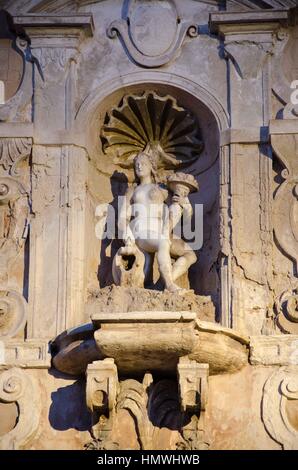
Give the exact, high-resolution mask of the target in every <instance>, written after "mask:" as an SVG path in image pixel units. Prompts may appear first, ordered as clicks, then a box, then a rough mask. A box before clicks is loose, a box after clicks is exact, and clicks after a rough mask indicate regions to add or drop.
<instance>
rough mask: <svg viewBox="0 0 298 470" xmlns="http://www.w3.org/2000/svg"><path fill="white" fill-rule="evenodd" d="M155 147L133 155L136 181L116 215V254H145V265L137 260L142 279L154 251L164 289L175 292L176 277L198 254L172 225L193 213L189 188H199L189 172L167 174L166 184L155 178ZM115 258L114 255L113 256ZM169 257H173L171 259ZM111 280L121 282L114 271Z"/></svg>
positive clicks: (190, 189)
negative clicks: (118, 240)
mask: <svg viewBox="0 0 298 470" xmlns="http://www.w3.org/2000/svg"><path fill="white" fill-rule="evenodd" d="M159 151H162V149H160V150H158V149H157V148H154V149H153V148H152V147H150V146H149V145H147V146H146V148H145V150H144V151H141V152H139V153H138V154H137V155H136V157H135V159H134V172H135V182H136V184H134V185H133V186H132V187H131V188H129V189H128V190H127V193H126V197H125V202H124V204H123V205H122V209H121V210H120V215H119V229H120V230H121V231H122V233H123V239H124V242H125V246H124V247H122V248H120V250H118V253H117V256H118V259H119V256H120V257H121V256H122V257H123V258H124V259H125V257H129V256H133V257H136V255H137V253H139V251H141V252H142V253H143V254H144V266H142V263H139V264H138V267H139V273H140V279H141V278H142V274H141V271H142V269H144V273H145V282H146V279H147V278H148V276H149V273H150V270H151V269H152V262H153V258H154V255H155V254H156V256H157V262H158V269H159V273H160V276H161V278H162V280H163V282H164V285H165V289H167V290H169V291H170V292H175V291H177V290H180V289H181V288H180V287H179V286H178V285H177V284H176V283H175V281H176V280H177V279H178V278H179V277H180V276H182V275H183V274H184V273H186V272H187V271H188V269H189V267H190V266H191V265H192V264H193V263H195V261H196V259H197V257H196V254H195V253H194V251H193V250H192V249H191V248H190V246H189V245H188V244H187V243H186V242H185V241H184V240H182V239H181V238H178V237H174V236H173V229H174V228H175V226H176V225H177V223H179V221H180V219H181V217H182V215H183V216H186V217H191V216H192V207H191V204H190V202H189V199H188V194H189V192H190V191H194V190H197V189H198V186H197V183H196V181H195V179H194V178H193V176H192V175H186V174H183V173H176V174H173V175H171V176H170V177H168V179H167V185H163V184H160V183H158V182H157V175H156V171H157V159H158V155H157V154H158V152H159ZM115 258H116V259H117V257H115ZM172 259H173V260H174V261H173V263H172ZM115 271H116V270H115V266H114V270H113V272H114V281H115V282H116V283H121V281H119V277H117V275H115Z"/></svg>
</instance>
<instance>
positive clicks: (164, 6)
mask: <svg viewBox="0 0 298 470" xmlns="http://www.w3.org/2000/svg"><path fill="white" fill-rule="evenodd" d="M107 35H108V36H109V37H110V38H111V39H112V38H115V37H116V36H117V35H118V36H119V37H120V38H121V40H122V42H123V46H124V48H125V49H126V51H127V52H128V54H129V56H130V57H131V59H132V60H133V61H134V62H135V63H137V64H138V65H140V66H141V67H147V68H150V67H160V66H162V65H165V64H167V63H168V62H169V61H170V60H172V59H173V58H175V56H176V55H177V53H178V52H179V51H180V49H181V47H182V45H183V41H184V39H185V36H186V35H188V36H189V37H192V38H193V37H196V36H197V35H198V27H197V26H196V25H194V24H193V23H192V22H189V21H185V20H183V19H181V18H180V17H179V14H178V11H177V5H176V2H174V1H173V0H163V1H160V0H142V1H140V0H130V2H129V4H128V8H127V14H126V18H125V19H121V20H116V21H113V22H112V23H111V25H110V26H109V28H108V31H107Z"/></svg>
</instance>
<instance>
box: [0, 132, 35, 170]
mask: <svg viewBox="0 0 298 470" xmlns="http://www.w3.org/2000/svg"><path fill="white" fill-rule="evenodd" d="M31 150H32V138H30V137H14V138H8V137H4V138H1V139H0V165H2V167H3V168H4V170H6V171H7V172H8V173H9V174H11V175H13V176H18V175H19V172H18V170H17V165H18V163H19V162H20V161H21V160H23V159H25V158H27V157H28V156H29V155H30V153H31Z"/></svg>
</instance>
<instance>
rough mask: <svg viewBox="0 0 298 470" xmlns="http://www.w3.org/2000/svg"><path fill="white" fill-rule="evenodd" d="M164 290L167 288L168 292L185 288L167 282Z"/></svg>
mask: <svg viewBox="0 0 298 470" xmlns="http://www.w3.org/2000/svg"><path fill="white" fill-rule="evenodd" d="M166 290H168V291H169V292H180V291H184V290H185V289H183V287H180V286H177V284H175V283H174V282H173V284H169V285H168V286H167V287H166Z"/></svg>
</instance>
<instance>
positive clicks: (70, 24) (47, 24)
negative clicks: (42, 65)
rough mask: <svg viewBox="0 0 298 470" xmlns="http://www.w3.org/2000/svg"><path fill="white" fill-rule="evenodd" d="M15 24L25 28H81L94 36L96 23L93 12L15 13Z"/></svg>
mask: <svg viewBox="0 0 298 470" xmlns="http://www.w3.org/2000/svg"><path fill="white" fill-rule="evenodd" d="M13 22H14V25H15V26H21V27H23V28H43V30H44V31H46V29H47V28H51V29H53V28H55V29H56V28H79V29H82V30H84V31H85V33H86V35H88V36H92V34H93V29H94V24H93V18H92V15H91V14H85V13H76V14H68V15H66V14H50V15H37V14H27V15H15V16H13Z"/></svg>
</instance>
